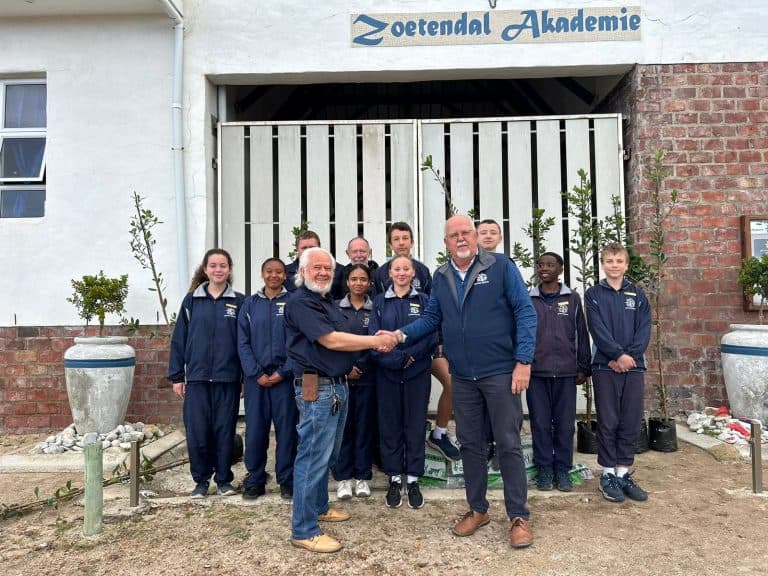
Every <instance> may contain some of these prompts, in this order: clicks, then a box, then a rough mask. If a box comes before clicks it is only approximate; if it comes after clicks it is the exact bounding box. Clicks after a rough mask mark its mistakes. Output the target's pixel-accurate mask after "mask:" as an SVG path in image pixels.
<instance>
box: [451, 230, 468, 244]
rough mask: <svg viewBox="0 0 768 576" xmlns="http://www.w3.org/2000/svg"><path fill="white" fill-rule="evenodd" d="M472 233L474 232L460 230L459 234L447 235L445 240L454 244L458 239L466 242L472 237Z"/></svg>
mask: <svg viewBox="0 0 768 576" xmlns="http://www.w3.org/2000/svg"><path fill="white" fill-rule="evenodd" d="M472 232H474V230H462V231H461V232H454V233H453V234H448V235H447V236H446V238H448V240H450V241H451V242H456V241H457V240H458V239H459V238H461V239H462V240H466V239H467V238H469V237H470V236H472Z"/></svg>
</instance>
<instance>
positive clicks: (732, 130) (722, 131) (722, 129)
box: [712, 126, 737, 138]
mask: <svg viewBox="0 0 768 576" xmlns="http://www.w3.org/2000/svg"><path fill="white" fill-rule="evenodd" d="M736 130H737V127H736V126H712V136H714V137H716V138H727V137H729V136H735V135H736Z"/></svg>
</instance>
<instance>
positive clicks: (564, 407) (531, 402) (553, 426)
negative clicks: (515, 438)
mask: <svg viewBox="0 0 768 576" xmlns="http://www.w3.org/2000/svg"><path fill="white" fill-rule="evenodd" d="M525 398H526V401H527V402H528V416H529V417H530V420H531V433H532V435H533V459H534V461H535V462H536V465H537V466H538V467H539V469H540V470H551V471H565V472H567V471H568V470H570V469H571V465H572V463H573V434H574V432H575V431H576V378H574V377H573V376H569V377H565V378H541V377H538V376H533V377H532V378H531V384H530V386H529V387H528V390H527V391H526V395H525Z"/></svg>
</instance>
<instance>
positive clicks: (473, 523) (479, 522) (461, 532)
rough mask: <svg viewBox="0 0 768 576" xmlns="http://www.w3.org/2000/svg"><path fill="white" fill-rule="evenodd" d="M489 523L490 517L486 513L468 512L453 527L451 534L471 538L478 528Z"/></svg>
mask: <svg viewBox="0 0 768 576" xmlns="http://www.w3.org/2000/svg"><path fill="white" fill-rule="evenodd" d="M490 521H491V517H490V516H488V513H485V514H483V513H480V512H474V511H472V510H470V511H469V512H467V513H466V514H464V516H462V518H461V520H459V521H458V522H456V524H455V525H454V526H453V533H454V534H456V536H461V537H464V536H472V534H474V533H475V532H477V529H478V528H480V527H482V526H485V525H486V524H488V522H490Z"/></svg>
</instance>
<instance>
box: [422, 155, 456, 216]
mask: <svg viewBox="0 0 768 576" xmlns="http://www.w3.org/2000/svg"><path fill="white" fill-rule="evenodd" d="M421 171H422V172H426V171H429V172H431V173H432V178H434V179H435V181H436V182H437V183H438V184H440V189H441V190H442V191H443V196H445V202H446V204H447V206H448V212H449V213H450V214H451V215H454V216H455V215H456V214H458V213H459V209H458V208H456V205H455V204H454V203H453V200H451V190H450V188H449V186H448V182H446V180H445V176H443V175H442V174H440V170H439V169H438V168H435V166H434V164H433V163H432V154H428V155H426V156H425V157H424V160H423V161H422V162H421Z"/></svg>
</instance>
